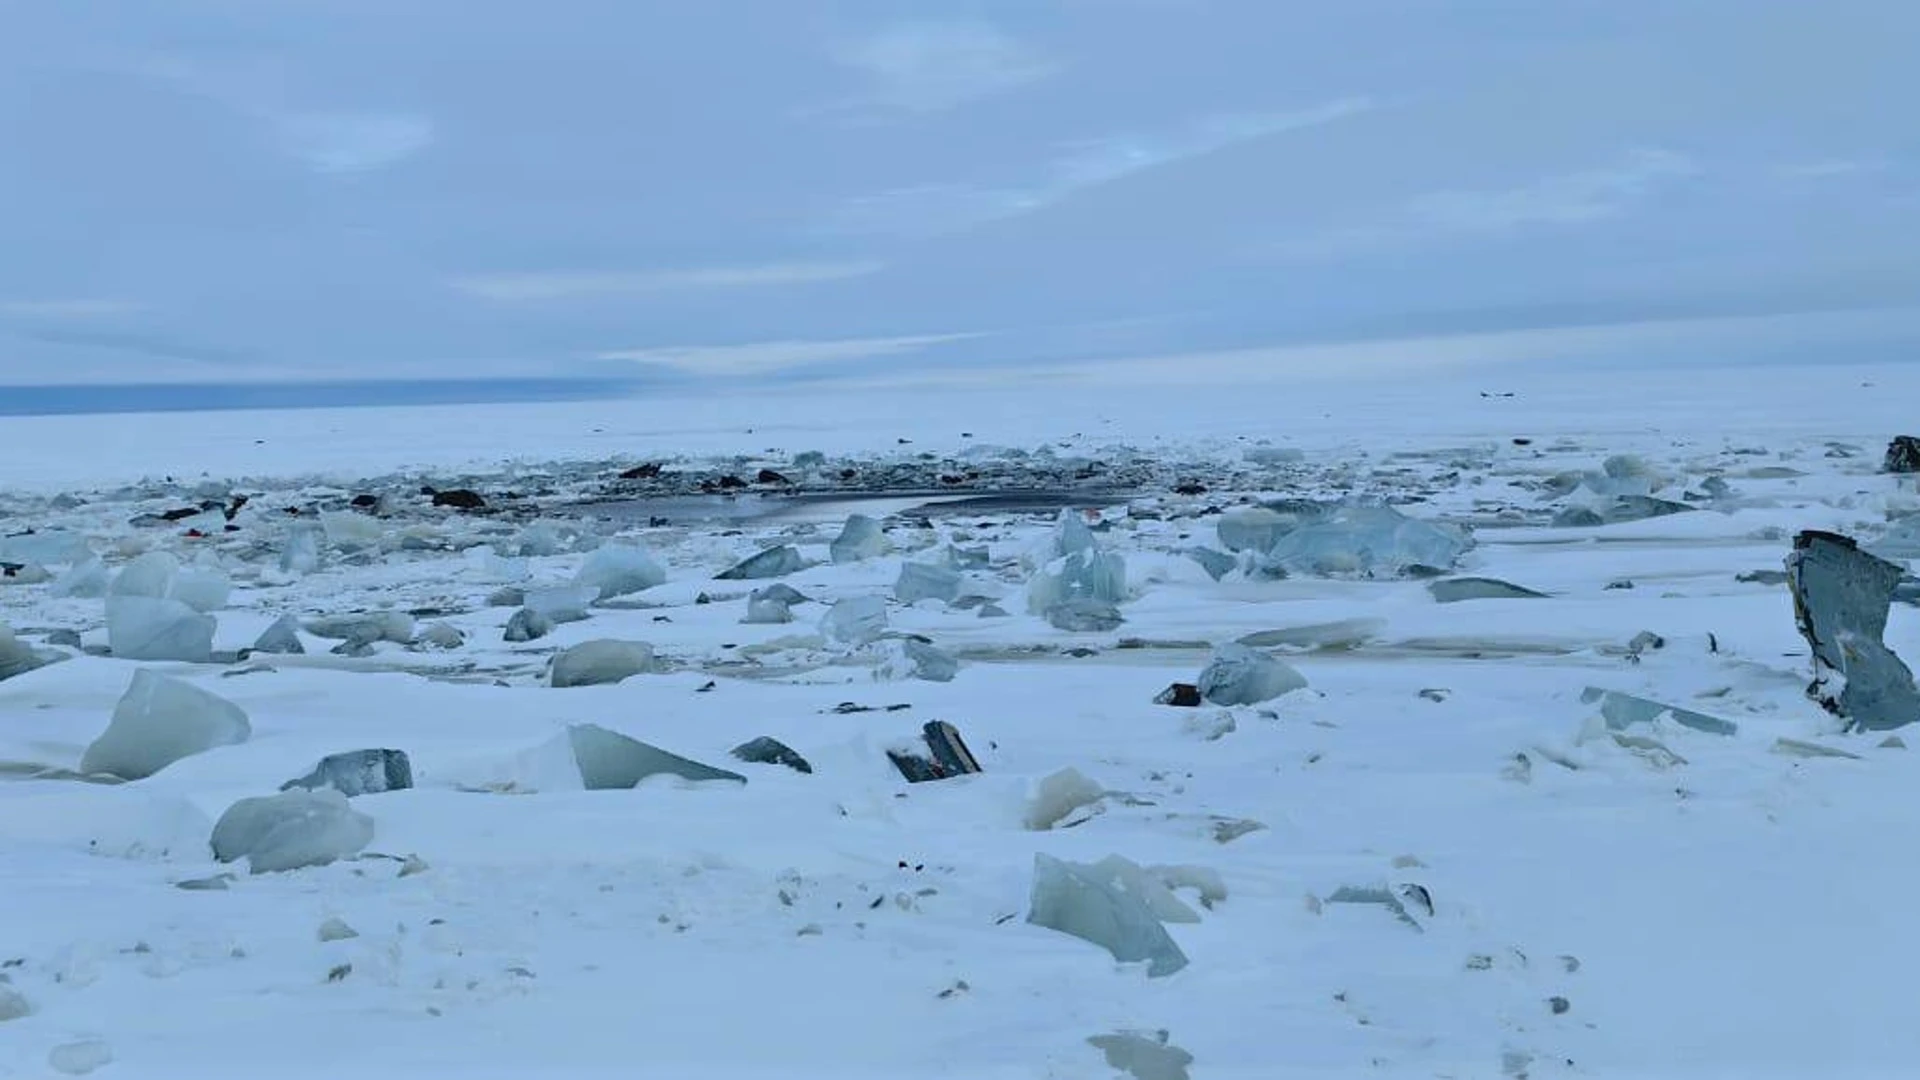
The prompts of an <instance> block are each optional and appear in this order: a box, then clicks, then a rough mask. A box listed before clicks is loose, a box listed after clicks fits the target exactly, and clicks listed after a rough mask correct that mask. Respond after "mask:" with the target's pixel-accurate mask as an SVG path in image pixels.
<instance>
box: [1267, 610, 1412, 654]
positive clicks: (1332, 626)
mask: <svg viewBox="0 0 1920 1080" xmlns="http://www.w3.org/2000/svg"><path fill="white" fill-rule="evenodd" d="M1386 628H1387V620H1385V619H1381V618H1374V617H1363V618H1358V619H1338V620H1335V621H1333V622H1323V623H1306V624H1303V625H1301V626H1286V627H1281V628H1280V629H1278V630H1261V631H1258V632H1256V633H1252V634H1248V635H1246V636H1245V637H1242V638H1240V639H1239V641H1240V644H1242V645H1247V646H1251V647H1253V648H1256V649H1271V648H1275V647H1287V648H1295V649H1355V648H1359V647H1360V646H1361V645H1364V644H1366V643H1367V642H1369V641H1372V640H1373V639H1374V638H1376V637H1379V636H1380V633H1381V632H1382V631H1384V630H1385V629H1386Z"/></svg>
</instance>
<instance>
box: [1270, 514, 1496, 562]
mask: <svg viewBox="0 0 1920 1080" xmlns="http://www.w3.org/2000/svg"><path fill="white" fill-rule="evenodd" d="M1472 546H1473V538H1472V536H1471V534H1469V533H1468V532H1467V531H1466V530H1465V529H1463V528H1460V527H1459V526H1455V525H1442V524H1435V523H1433V522H1430V521H1422V520H1420V519H1418V518H1411V517H1408V516H1406V515H1405V514H1402V513H1401V512H1399V511H1398V510H1395V509H1393V508H1392V507H1390V506H1343V507H1340V508H1338V509H1337V510H1334V511H1333V512H1332V514H1331V515H1330V516H1328V517H1327V518H1326V519H1325V520H1323V521H1317V522H1313V523H1311V524H1307V525H1302V526H1301V527H1299V528H1297V529H1295V530H1293V531H1292V532H1290V533H1287V534H1286V535H1285V536H1282V537H1281V538H1280V539H1279V540H1277V541H1275V542H1274V545H1273V547H1272V548H1270V549H1269V550H1268V552H1267V554H1266V557H1265V558H1264V560H1263V565H1264V566H1266V567H1268V568H1269V569H1278V570H1281V571H1284V572H1286V573H1291V574H1319V575H1330V574H1358V575H1362V576H1368V577H1380V576H1389V575H1394V574H1404V573H1408V572H1410V571H1414V570H1417V569H1418V568H1429V569H1437V570H1446V569H1449V568H1451V567H1452V566H1453V564H1454V563H1455V562H1456V561H1458V560H1459V558H1460V556H1461V555H1462V554H1464V553H1465V552H1466V551H1467V549H1469V548H1470V547H1472Z"/></svg>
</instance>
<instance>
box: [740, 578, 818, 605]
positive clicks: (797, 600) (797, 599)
mask: <svg viewBox="0 0 1920 1080" xmlns="http://www.w3.org/2000/svg"><path fill="white" fill-rule="evenodd" d="M749 599H753V600H777V601H779V602H780V603H782V604H785V605H787V606H788V607H792V606H793V605H795V604H804V603H806V602H807V598H806V596H804V595H803V594H802V593H801V592H800V590H799V589H796V588H794V587H793V586H791V585H786V584H782V583H779V582H776V583H774V584H772V585H768V586H766V587H765V588H761V589H755V590H753V593H752V594H751V596H750V597H749Z"/></svg>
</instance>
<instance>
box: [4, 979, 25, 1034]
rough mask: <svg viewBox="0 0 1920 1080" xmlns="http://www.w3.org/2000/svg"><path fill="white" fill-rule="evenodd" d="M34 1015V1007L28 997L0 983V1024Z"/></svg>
mask: <svg viewBox="0 0 1920 1080" xmlns="http://www.w3.org/2000/svg"><path fill="white" fill-rule="evenodd" d="M32 1015H33V1005H32V1004H31V1003H29V1002H28V1001H27V995H25V994H22V993H21V992H20V991H18V990H15V989H14V988H13V987H11V986H9V985H7V984H6V983H0V1024H4V1023H6V1022H7V1021H9V1020H18V1019H20V1018H21V1017H23V1016H32Z"/></svg>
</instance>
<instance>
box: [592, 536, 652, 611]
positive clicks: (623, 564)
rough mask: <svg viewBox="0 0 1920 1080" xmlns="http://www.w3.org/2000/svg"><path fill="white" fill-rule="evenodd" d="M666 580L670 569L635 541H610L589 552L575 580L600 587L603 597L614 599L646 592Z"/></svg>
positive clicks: (593, 586)
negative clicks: (634, 542) (617, 542)
mask: <svg viewBox="0 0 1920 1080" xmlns="http://www.w3.org/2000/svg"><path fill="white" fill-rule="evenodd" d="M666 580H667V572H666V570H665V569H663V568H662V567H661V565H660V564H659V563H657V562H655V561H654V560H653V556H651V555H649V554H647V553H646V551H644V550H642V549H641V548H638V547H634V546H633V545H631V544H608V545H606V546H605V547H602V548H600V549H599V550H597V551H595V552H594V553H593V554H591V555H589V556H587V560H586V562H584V563H582V564H581V566H580V572H579V573H578V574H577V575H575V576H574V579H573V583H574V584H575V585H584V586H591V587H592V588H595V589H598V590H599V591H600V599H602V600H611V599H613V598H614V597H616V596H628V595H631V594H633V593H637V592H643V591H645V590H647V589H651V588H653V587H654V586H655V585H659V584H661V583H663V582H665V581H666Z"/></svg>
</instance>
